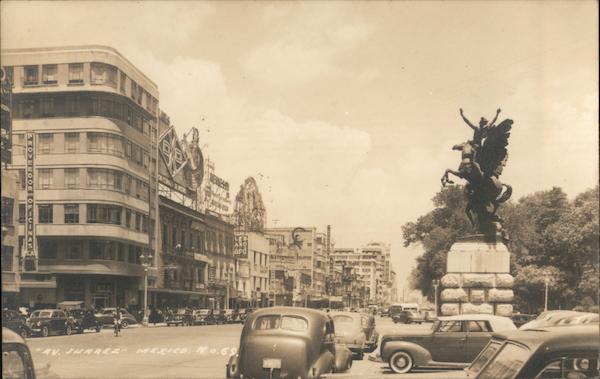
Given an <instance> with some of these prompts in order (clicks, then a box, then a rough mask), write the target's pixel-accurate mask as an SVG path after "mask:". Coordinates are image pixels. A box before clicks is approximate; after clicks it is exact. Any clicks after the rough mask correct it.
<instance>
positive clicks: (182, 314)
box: [165, 308, 194, 326]
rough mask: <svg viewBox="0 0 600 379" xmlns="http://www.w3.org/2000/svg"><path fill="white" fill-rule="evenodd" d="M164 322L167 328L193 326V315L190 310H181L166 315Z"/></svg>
mask: <svg viewBox="0 0 600 379" xmlns="http://www.w3.org/2000/svg"><path fill="white" fill-rule="evenodd" d="M165 322H166V323H167V326H171V325H175V326H180V325H181V326H186V325H194V315H193V313H192V310H191V309H186V308H181V309H178V310H177V312H175V313H171V314H168V315H167V317H166V319H165Z"/></svg>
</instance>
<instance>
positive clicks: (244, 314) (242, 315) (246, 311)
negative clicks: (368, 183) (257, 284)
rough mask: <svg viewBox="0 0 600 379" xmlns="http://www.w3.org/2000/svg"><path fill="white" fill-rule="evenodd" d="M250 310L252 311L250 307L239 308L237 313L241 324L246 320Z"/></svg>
mask: <svg viewBox="0 0 600 379" xmlns="http://www.w3.org/2000/svg"><path fill="white" fill-rule="evenodd" d="M252 312H254V309H252V308H240V309H239V310H238V313H239V315H240V322H241V323H242V324H243V323H244V321H246V318H247V317H248V315H249V314H250V313H252Z"/></svg>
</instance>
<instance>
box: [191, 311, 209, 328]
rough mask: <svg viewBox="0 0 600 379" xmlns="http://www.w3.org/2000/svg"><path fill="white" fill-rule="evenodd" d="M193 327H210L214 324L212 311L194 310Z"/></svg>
mask: <svg viewBox="0 0 600 379" xmlns="http://www.w3.org/2000/svg"><path fill="white" fill-rule="evenodd" d="M192 317H193V319H194V325H210V324H214V323H215V319H214V316H213V311H212V309H196V310H194V311H193V312H192Z"/></svg>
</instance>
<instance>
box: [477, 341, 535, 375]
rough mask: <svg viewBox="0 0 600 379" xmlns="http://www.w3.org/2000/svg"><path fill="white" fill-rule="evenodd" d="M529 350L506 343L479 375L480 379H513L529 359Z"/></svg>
mask: <svg viewBox="0 0 600 379" xmlns="http://www.w3.org/2000/svg"><path fill="white" fill-rule="evenodd" d="M529 354H530V352H529V350H527V349H526V348H524V347H521V346H518V345H513V344H510V343H507V344H505V345H504V347H503V348H502V350H500V352H499V353H498V354H497V355H496V356H495V357H494V358H493V359H492V361H491V362H490V363H489V364H488V365H487V366H486V367H485V368H484V369H483V371H481V372H480V373H479V376H478V378H482V379H492V378H495V379H507V378H513V377H514V376H515V375H516V374H517V372H518V371H519V370H520V369H521V367H522V366H523V364H525V361H526V360H527V358H528V357H529Z"/></svg>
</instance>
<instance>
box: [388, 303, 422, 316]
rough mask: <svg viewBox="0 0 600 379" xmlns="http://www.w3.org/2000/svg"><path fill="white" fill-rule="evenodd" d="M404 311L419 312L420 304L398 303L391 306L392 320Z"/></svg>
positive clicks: (389, 312)
mask: <svg viewBox="0 0 600 379" xmlns="http://www.w3.org/2000/svg"><path fill="white" fill-rule="evenodd" d="M402 311H415V312H418V311H419V304H417V303H397V304H392V305H390V308H389V311H388V314H389V316H390V317H391V318H394V315H398V314H399V313H400V312H402Z"/></svg>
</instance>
